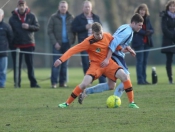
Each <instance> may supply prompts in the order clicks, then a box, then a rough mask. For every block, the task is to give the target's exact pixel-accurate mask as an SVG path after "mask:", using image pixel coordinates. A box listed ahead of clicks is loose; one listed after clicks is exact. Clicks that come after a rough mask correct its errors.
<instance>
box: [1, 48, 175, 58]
mask: <svg viewBox="0 0 175 132" xmlns="http://www.w3.org/2000/svg"><path fill="white" fill-rule="evenodd" d="M172 47H175V45H171V46H166V47H159V48H152V49H148V50H139V51H135V52H136V53H140V52H146V51H155V50H161V49H167V48H172ZM4 52H6V53H9V52H20V53H26V54H35V55H50V56H53V55H62V54H52V53H39V52H26V51H17V50H7V51H0V53H4ZM126 54H127V53H126ZM73 56H88V55H83V54H76V55H73Z"/></svg>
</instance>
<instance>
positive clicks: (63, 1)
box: [58, 0, 68, 5]
mask: <svg viewBox="0 0 175 132" xmlns="http://www.w3.org/2000/svg"><path fill="white" fill-rule="evenodd" d="M61 3H66V4H67V5H68V3H67V1H65V0H61V1H60V2H59V4H58V5H60V4H61Z"/></svg>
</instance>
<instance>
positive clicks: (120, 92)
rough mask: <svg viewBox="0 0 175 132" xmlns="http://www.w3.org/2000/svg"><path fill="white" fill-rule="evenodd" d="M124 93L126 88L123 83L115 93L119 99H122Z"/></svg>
mask: <svg viewBox="0 0 175 132" xmlns="http://www.w3.org/2000/svg"><path fill="white" fill-rule="evenodd" d="M123 92H124V86H123V83H122V82H121V83H120V84H119V85H118V86H117V87H116V89H115V91H114V95H115V96H118V97H121V96H122V94H123Z"/></svg>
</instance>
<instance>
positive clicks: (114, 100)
mask: <svg viewBox="0 0 175 132" xmlns="http://www.w3.org/2000/svg"><path fill="white" fill-rule="evenodd" d="M106 105H107V108H118V107H120V105H121V99H120V98H119V97H118V96H115V95H111V96H109V97H108V98H107V100H106Z"/></svg>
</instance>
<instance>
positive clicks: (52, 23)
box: [48, 1, 75, 88]
mask: <svg viewBox="0 0 175 132" xmlns="http://www.w3.org/2000/svg"><path fill="white" fill-rule="evenodd" d="M73 18H74V17H73V15H72V14H70V13H69V12H68V3H67V2H66V1H60V2H59V6H58V11H57V12H56V13H54V14H53V15H52V16H51V17H50V20H49V23H48V35H49V38H50V42H51V44H52V49H53V53H54V54H59V55H54V56H53V63H54V62H55V61H56V60H57V59H58V58H59V57H60V56H61V55H60V54H63V53H65V52H66V51H67V50H68V49H69V48H70V47H71V44H73V43H74V41H75V35H74V33H73V32H72V29H71V24H72V21H73ZM67 63H68V61H66V62H64V63H63V64H62V65H61V66H59V67H57V68H56V67H54V66H53V65H52V72H51V84H52V88H56V87H57V83H58V76H59V86H60V87H67V84H66V81H67Z"/></svg>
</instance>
